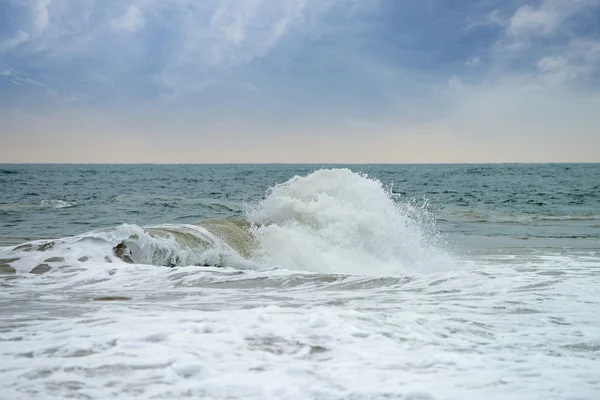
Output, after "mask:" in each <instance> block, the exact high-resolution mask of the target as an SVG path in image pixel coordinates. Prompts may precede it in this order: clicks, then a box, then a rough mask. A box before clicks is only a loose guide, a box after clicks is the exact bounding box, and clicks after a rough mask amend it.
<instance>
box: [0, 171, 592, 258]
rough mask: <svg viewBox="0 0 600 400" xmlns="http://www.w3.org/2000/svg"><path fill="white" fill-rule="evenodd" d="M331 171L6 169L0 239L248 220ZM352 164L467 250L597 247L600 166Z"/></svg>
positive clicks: (0, 177)
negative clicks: (286, 185)
mask: <svg viewBox="0 0 600 400" xmlns="http://www.w3.org/2000/svg"><path fill="white" fill-rule="evenodd" d="M330 167H331V166H327V165H323V166H321V165H319V166H316V165H132V166H128V165H98V166H96V165H3V166H2V167H1V168H0V187H1V188H2V190H1V193H0V243H17V242H20V241H25V240H26V239H32V238H48V239H49V238H55V237H62V236H68V235H76V234H80V233H83V232H86V231H89V230H93V229H98V228H104V227H112V226H116V225H118V224H122V223H130V224H137V225H140V226H145V225H150V224H161V223H195V222H198V221H202V220H208V219H222V218H227V217H231V216H240V215H243V213H244V207H245V206H247V205H249V204H250V205H251V204H254V203H256V202H258V201H259V200H260V199H262V198H263V197H264V196H265V193H266V191H267V189H268V188H269V187H271V186H273V185H274V184H276V183H282V182H285V181H287V180H288V179H290V178H291V177H293V176H295V175H300V176H302V175H307V174H308V173H310V172H313V171H315V170H317V169H319V168H330ZM336 167H341V166H336ZM347 167H348V168H350V169H351V170H353V171H355V172H363V173H365V174H368V175H369V176H371V177H374V178H377V179H379V180H380V181H381V182H382V183H383V184H384V185H386V186H391V188H392V191H393V193H395V194H397V195H398V201H404V202H408V201H414V202H416V203H417V204H419V205H420V204H423V203H424V202H425V201H426V202H427V208H428V210H430V211H431V215H432V216H433V218H435V219H436V221H437V222H438V224H437V226H438V227H439V230H440V231H441V232H443V233H446V234H447V235H448V237H449V238H450V239H451V240H454V241H456V242H457V243H458V244H459V245H460V246H461V247H463V248H465V249H470V248H471V247H472V246H473V248H479V247H480V246H488V245H489V246H497V245H500V246H502V245H514V246H524V247H538V246H540V247H562V246H567V247H581V248H597V244H598V242H597V241H598V238H599V236H600V230H599V229H598V228H600V165H598V164H543V165H521V164H517V165H352V166H347ZM493 238H496V239H497V240H496V239H493ZM502 239H504V240H502Z"/></svg>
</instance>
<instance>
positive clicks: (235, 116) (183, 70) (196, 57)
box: [0, 0, 600, 163]
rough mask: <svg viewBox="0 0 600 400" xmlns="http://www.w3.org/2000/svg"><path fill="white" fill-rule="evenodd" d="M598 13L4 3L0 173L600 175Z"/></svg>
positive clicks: (518, 0)
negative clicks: (542, 169) (568, 170)
mask: <svg viewBox="0 0 600 400" xmlns="http://www.w3.org/2000/svg"><path fill="white" fill-rule="evenodd" d="M599 71H600V0H569V1H566V0H537V1H523V0H505V1H498V0H481V1H465V0H457V1H452V2H450V1H441V0H423V1H402V0H396V1H392V0H387V1H386V0H380V1H377V0H373V1H367V0H280V1H275V0H237V1H233V0H222V1H214V0H204V1H192V0H169V1H166V0H134V1H123V0H120V1H117V0H5V1H4V5H3V6H2V7H0V135H1V138H2V142H3V144H4V145H3V146H2V148H1V149H0V162H169V163H171V162H200V163H202V162H358V163H363V162H398V163H403V162H514V161H518V162H529V161H531V162H547V161H556V162H560V161H600V150H599V149H600V112H599V110H600V79H599Z"/></svg>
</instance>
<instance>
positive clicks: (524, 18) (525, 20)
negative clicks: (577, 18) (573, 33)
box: [506, 0, 600, 36]
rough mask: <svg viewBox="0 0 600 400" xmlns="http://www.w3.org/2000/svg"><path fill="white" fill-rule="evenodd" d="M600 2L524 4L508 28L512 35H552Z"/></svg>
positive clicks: (548, 0) (567, 0)
mask: <svg viewBox="0 0 600 400" xmlns="http://www.w3.org/2000/svg"><path fill="white" fill-rule="evenodd" d="M598 4H600V2H599V1H598V0H542V1H541V2H540V3H539V5H538V6H537V7H535V6H531V5H523V6H521V7H519V9H517V11H516V12H515V13H514V14H513V15H512V17H511V18H510V20H509V21H508V26H507V29H506V30H507V33H508V34H509V35H512V36H522V35H537V36H547V35H552V34H555V33H557V31H558V30H559V28H561V27H562V25H563V24H564V23H565V21H567V20H568V19H569V18H571V17H572V16H573V15H575V14H577V13H580V12H581V11H583V10H585V9H588V8H590V7H594V6H598Z"/></svg>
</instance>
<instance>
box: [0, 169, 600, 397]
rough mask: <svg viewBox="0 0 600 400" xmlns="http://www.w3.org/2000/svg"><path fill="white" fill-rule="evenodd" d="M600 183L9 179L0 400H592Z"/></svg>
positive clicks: (95, 172)
mask: <svg viewBox="0 0 600 400" xmlns="http://www.w3.org/2000/svg"><path fill="white" fill-rule="evenodd" d="M599 306H600V165H598V164H557V165H364V166H358V165H353V166H326V165H179V166H174V165H131V166H126V165H0V399H3V400H12V399H34V398H42V399H65V398H78V399H107V398H115V399H126V398H143V399H180V398H206V399H238V398H239V399H324V400H325V399H356V400H358V399H380V398H387V399H412V400H417V399H420V400H424V399H482V398H485V399H506V398H511V399H590V400H591V399H598V398H600V359H599V358H600V311H598V310H599Z"/></svg>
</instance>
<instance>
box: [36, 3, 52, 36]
mask: <svg viewBox="0 0 600 400" xmlns="http://www.w3.org/2000/svg"><path fill="white" fill-rule="evenodd" d="M51 2H52V0H37V1H36V2H35V4H34V8H33V26H32V31H33V33H34V34H35V35H36V36H39V35H42V34H43V33H44V30H45V29H46V27H47V26H48V24H49V23H50V14H49V7H50V4H51Z"/></svg>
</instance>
